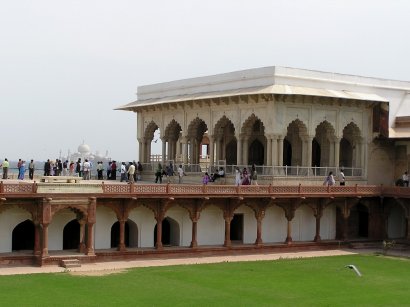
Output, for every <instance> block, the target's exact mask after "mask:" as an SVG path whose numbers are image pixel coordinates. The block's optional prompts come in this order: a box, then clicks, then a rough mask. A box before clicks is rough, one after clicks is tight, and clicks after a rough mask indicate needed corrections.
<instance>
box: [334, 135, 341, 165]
mask: <svg viewBox="0 0 410 307" xmlns="http://www.w3.org/2000/svg"><path fill="white" fill-rule="evenodd" d="M339 160H340V139H339V138H336V140H335V167H336V168H338V167H339Z"/></svg>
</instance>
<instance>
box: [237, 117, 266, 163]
mask: <svg viewBox="0 0 410 307" xmlns="http://www.w3.org/2000/svg"><path fill="white" fill-rule="evenodd" d="M241 132H242V136H243V138H244V142H243V145H244V146H243V147H244V152H243V162H244V164H256V165H263V164H266V137H265V125H264V124H263V122H262V120H261V119H260V118H259V117H257V116H256V115H255V114H254V113H252V114H251V115H250V116H249V117H248V118H247V119H246V120H245V122H244V124H243V125H242V129H241Z"/></svg>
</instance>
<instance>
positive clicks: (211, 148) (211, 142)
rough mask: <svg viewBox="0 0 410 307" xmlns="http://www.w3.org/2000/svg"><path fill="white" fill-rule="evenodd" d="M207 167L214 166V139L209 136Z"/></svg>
mask: <svg viewBox="0 0 410 307" xmlns="http://www.w3.org/2000/svg"><path fill="white" fill-rule="evenodd" d="M208 138H209V165H214V161H215V157H214V137H213V136H211V135H209V136H208Z"/></svg>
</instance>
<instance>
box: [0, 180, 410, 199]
mask: <svg viewBox="0 0 410 307" xmlns="http://www.w3.org/2000/svg"><path fill="white" fill-rule="evenodd" d="M99 185H100V186H101V189H100V191H101V192H100V193H95V194H101V193H102V194H104V195H105V196H108V195H117V196H118V195H127V194H131V195H134V196H135V195H143V196H144V197H157V196H177V197H178V196H192V197H195V196H200V195H208V196H209V195H212V196H213V197H231V196H238V195H239V196H252V195H258V196H270V197H276V196H278V197H280V196H295V195H299V196H302V197H303V196H304V197H315V196H320V195H321V196H325V197H326V196H328V197H334V196H336V197H343V196H349V197H352V196H357V197H362V196H368V197H375V196H387V197H405V198H407V197H408V198H410V188H406V187H385V186H382V185H380V186H376V185H354V186H337V185H335V186H304V185H292V186H273V185H259V186H256V185H249V186H244V185H241V186H233V185H185V184H107V183H101V184H99ZM67 186H69V187H70V192H69V193H76V190H78V193H84V191H82V186H83V184H67ZM84 186H86V185H84ZM0 194H1V196H2V197H6V196H7V195H16V194H17V195H19V194H24V195H27V194H44V193H41V192H38V184H37V183H25V182H18V183H16V182H13V183H7V182H0Z"/></svg>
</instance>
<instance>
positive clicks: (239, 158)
mask: <svg viewBox="0 0 410 307" xmlns="http://www.w3.org/2000/svg"><path fill="white" fill-rule="evenodd" d="M236 140H237V142H236V164H237V165H242V152H243V150H242V138H241V137H240V136H237V137H236Z"/></svg>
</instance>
